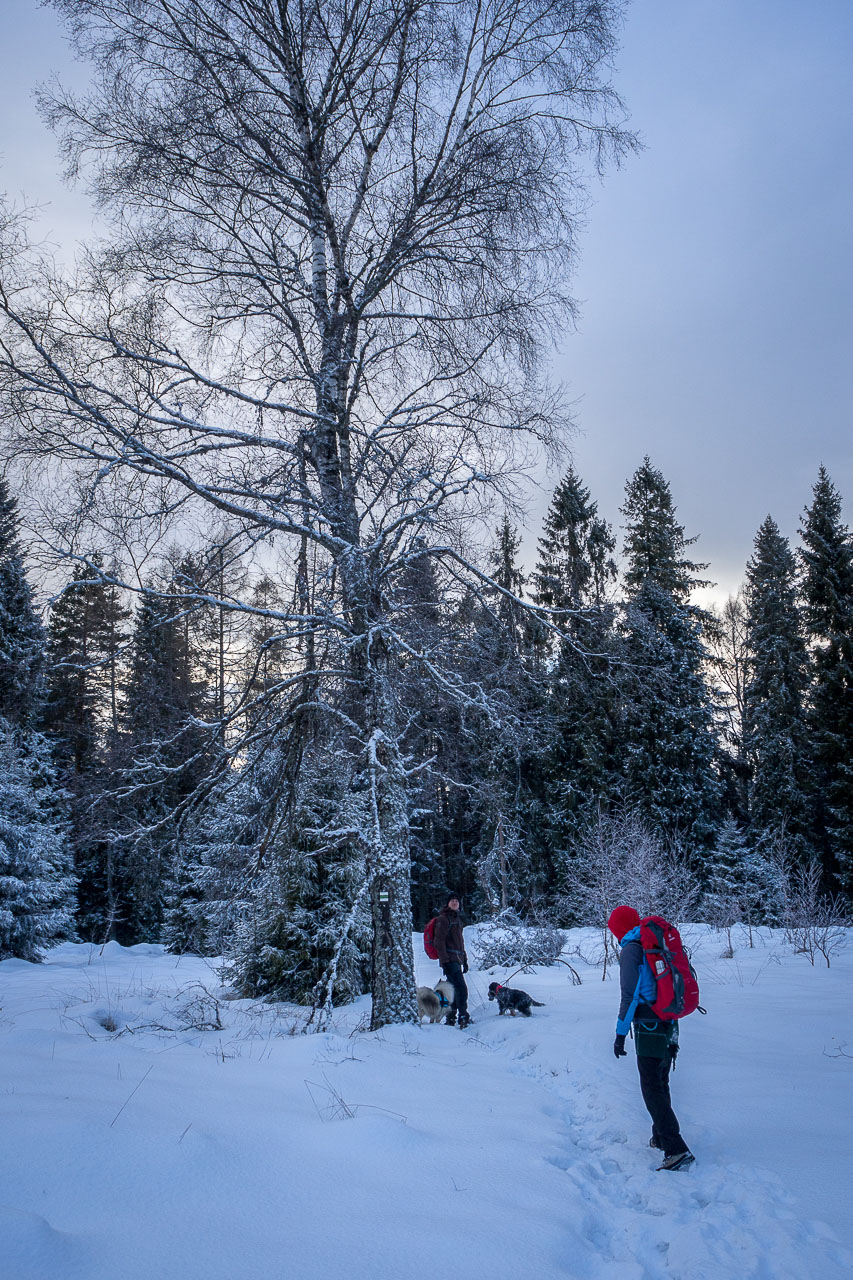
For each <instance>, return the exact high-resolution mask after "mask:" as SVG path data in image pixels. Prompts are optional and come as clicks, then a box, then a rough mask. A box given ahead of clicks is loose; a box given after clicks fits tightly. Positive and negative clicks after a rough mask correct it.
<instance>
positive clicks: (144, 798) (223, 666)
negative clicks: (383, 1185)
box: [0, 458, 853, 1004]
mask: <svg viewBox="0 0 853 1280" xmlns="http://www.w3.org/2000/svg"><path fill="white" fill-rule="evenodd" d="M621 525H622V528H623V530H624V538H623V540H622V542H621V545H618V543H617V537H616V534H615V532H614V528H613V526H612V525H611V524H610V523H609V522H608V520H607V519H606V518H605V517H604V516H603V515H602V514H601V512H600V511H599V508H598V505H597V503H596V501H595V500H594V498H593V497H592V495H591V494H590V492H589V489H588V488H587V487H586V486H585V485H584V483H583V482H582V480H581V478H580V477H579V476H578V475H576V474H575V472H574V471H572V470H569V472H568V473H567V474H566V475H565V476H564V478H563V479H562V481H561V482H560V483H559V485H558V486H557V488H556V490H555V492H554V494H553V498H552V501H551V504H550V507H549V509H548V512H547V515H546V517H545V520H544V526H543V529H542V532H541V537H540V539H539V544H538V546H539V550H538V557H537V561H536V565H535V567H534V569H533V570H532V572H530V573H525V572H524V570H523V568H522V567H521V564H520V560H519V546H520V538H519V535H518V532H517V530H516V529H515V528H514V527H513V524H512V522H511V520H510V519H509V517H508V516H505V517H504V518H503V519H502V520H501V522H500V523H499V525H498V527H497V528H496V529H494V530H493V532H492V536H491V542H490V545H489V546H488V547H487V548H486V549H484V550H483V552H482V554H481V557H480V564H481V566H482V580H481V583H480V585H479V586H476V585H474V586H472V585H471V582H470V581H466V582H464V583H460V582H459V581H458V580H455V579H454V577H453V574H452V572H451V571H450V569H449V568H448V566H447V564H442V563H441V562H439V561H437V560H436V559H435V558H431V557H430V556H428V555H426V554H424V555H419V554H418V548H417V545H416V544H415V545H414V546H413V547H412V549H411V550H410V552H409V554H407V555H406V556H405V557H403V558H401V560H400V561H399V563H398V564H397V565H396V566H395V572H394V574H393V576H389V577H388V578H387V579H386V581H385V582H384V585H383V589H384V591H385V592H386V599H385V600H384V602H383V604H384V607H385V608H386V609H387V610H388V611H389V612H390V615H391V616H392V617H393V619H394V626H395V631H396V635H397V636H398V638H399V643H400V651H401V653H402V655H403V656H402V658H401V660H400V661H399V662H398V663H397V665H396V668H395V681H396V684H395V688H394V697H395V700H396V704H397V707H398V723H399V724H400V726H401V739H400V742H401V752H402V760H403V762H404V768H405V776H406V790H407V797H408V811H407V813H406V814H405V815H403V817H402V818H401V820H402V821H405V823H406V824H407V826H408V835H407V838H408V843H409V849H410V856H411V882H412V910H413V917H414V921H415V924H416V925H421V926H422V925H423V923H424V921H425V920H426V919H427V918H428V917H429V916H430V915H431V914H433V912H434V910H435V908H436V906H437V905H438V904H439V903H440V901H441V895H442V892H443V891H444V890H446V888H447V887H448V886H452V887H453V888H455V889H457V890H458V891H459V892H461V893H462V894H463V895H464V897H465V899H466V906H467V910H468V912H469V913H470V915H472V916H475V917H486V916H493V915H495V914H496V913H498V912H501V911H504V912H507V911H509V912H513V913H515V914H516V916H518V917H520V918H523V919H532V920H537V921H543V920H549V921H551V922H552V923H557V924H559V925H565V924H569V923H576V922H582V923H583V922H587V920H585V916H588V915H589V904H590V903H591V902H592V901H594V896H595V895H594V891H593V888H592V887H591V886H593V882H594V881H595V880H596V878H600V877H601V875H603V874H605V871H606V868H607V867H609V868H610V873H611V874H612V870H613V866H614V862H615V863H618V862H619V858H620V857H621V858H622V861H623V873H622V874H624V863H625V860H626V859H627V862H628V864H629V865H630V864H631V863H632V862H633V863H634V864H636V867H637V868H641V867H643V866H645V865H646V861H647V859H648V850H649V848H650V847H651V848H653V849H654V848H656V849H657V850H658V853H659V857H658V861H657V864H656V866H657V873H658V874H661V868H663V874H666V868H667V867H670V868H671V876H670V878H674V881H677V880H678V877H679V876H682V875H687V877H688V879H689V881H690V883H691V884H693V885H694V886H696V887H697V888H698V890H700V891H701V893H702V894H703V900H702V904H701V907H700V908H699V910H700V911H704V913H705V916H706V918H709V919H711V918H714V919H716V920H718V921H719V922H721V923H723V924H731V923H732V922H733V920H734V919H737V918H743V916H744V913H745V914H746V916H748V917H749V922H750V923H752V922H755V921H757V920H760V919H761V920H768V919H769V920H772V918H773V911H774V909H775V908H774V902H775V901H776V899H777V897H778V883H779V876H780V875H781V874H782V873H783V872H785V871H786V869H787V873H788V874H790V872H791V870H792V868H793V869H794V870H796V869H799V871H800V874H801V877H802V876H803V875H805V876H806V877H808V876H809V875H810V876H811V877H812V879H813V880H814V877H815V876H816V874H817V869H818V868H819V873H820V881H821V888H822V889H823V890H825V891H828V892H830V893H836V894H839V895H841V896H842V897H847V898H849V896H850V894H851V891H853V724H851V720H853V542H851V538H850V534H849V532H848V530H847V528H846V526H845V524H844V523H843V520H842V509H841V498H840V495H839V493H838V491H837V490H836V488H835V486H834V485H833V483H832V481H831V479H830V477H829V475H828V474H827V472H826V471H825V469H824V468H821V469H820V471H819V474H818V479H817V482H816V483H815V485H814V488H813V492H812V495H811V501H810V503H809V505H808V506H807V507H806V509H805V512H804V514H803V516H802V520H801V528H800V537H799V545H798V546H797V547H796V549H792V547H791V546H790V545H789V542H788V540H787V539H786V538H785V537H784V536H783V535H782V533H781V532H780V530H779V528H778V526H777V524H776V523H775V521H774V520H773V519H772V518H771V517H769V516H768V517H767V519H766V520H765V521H764V523H763V524H762V525H761V527H760V529H759V530H758V532H757V534H756V537H755V543H754V548H753V552H752V555H751V557H750V559H749V561H748V563H747V566H746V573H745V581H744V585H743V588H742V590H741V591H740V592H739V593H738V595H737V596H736V597H734V598H732V599H730V600H729V601H728V602H727V603H726V605H725V606H724V607H723V608H722V609H721V610H719V611H718V612H714V613H709V612H706V611H704V610H703V609H701V608H699V607H698V606H697V605H696V604H695V603H693V598H694V594H695V590H696V588H697V587H698V586H700V585H702V583H703V578H702V575H703V573H704V572H705V571H706V569H707V566H706V565H704V564H700V563H695V562H694V561H693V560H691V559H690V558H689V553H690V547H691V544H692V542H693V541H695V540H694V539H690V538H686V537H685V532H684V529H683V527H682V526H681V525H680V524H679V522H678V519H677V513H676V507H675V505H674V502H673V497H672V494H671V492H670V487H669V484H668V483H667V481H666V479H665V477H664V475H663V474H662V473H661V471H660V470H658V469H657V468H656V467H654V466H653V465H652V463H651V462H650V460H649V459H648V458H646V459H645V460H644V461H643V463H642V465H641V466H640V467H639V468H638V470H637V471H636V473H635V474H634V475H633V476H632V477H631V478H630V480H629V481H628V483H627V485H626V490H625V500H624V504H623V506H622V508H621ZM26 552H27V547H26V545H25V543H24V542H23V541H22V535H21V531H20V521H19V517H18V514H17V504H16V500H15V497H14V496H13V495H12V494H11V493H10V491H9V489H8V487H7V486H6V485H5V484H4V485H3V486H2V490H0V776H2V785H0V956H10V955H12V956H20V957H23V958H25V959H36V958H38V956H39V953H40V952H41V950H42V949H43V948H45V947H46V946H49V945H50V944H52V943H53V942H55V941H58V940H61V939H64V938H73V937H79V938H81V939H85V940H91V941H93V942H97V943H102V942H104V941H105V940H108V939H111V938H115V939H117V940H118V941H119V942H121V943H123V944H133V943H137V942H153V941H162V942H165V943H166V944H167V946H168V947H169V948H170V949H172V950H174V951H176V952H181V951H184V950H192V951H197V952H201V953H203V954H217V955H218V954H224V955H225V956H226V957H227V958H228V962H229V968H230V974H231V977H232V979H233V981H234V982H235V983H236V985H237V987H238V989H240V990H241V991H243V992H244V993H247V994H254V995H267V996H274V997H277V998H285V999H291V1000H298V1001H301V1002H304V1003H309V1004H310V1003H312V1002H313V1003H322V1002H323V1001H329V1000H332V999H334V1000H335V1001H339V1000H342V999H343V1000H345V999H348V998H350V997H351V996H352V995H353V994H356V993H359V992H361V991H362V990H364V989H365V987H366V986H367V985H369V951H370V942H369V935H370V918H369V912H368V911H367V908H366V906H365V903H364V898H363V885H364V882H365V871H364V860H363V853H361V852H360V851H359V847H358V844H357V841H356V839H355V832H356V828H357V824H356V823H352V824H351V823H350V822H349V821H348V817H347V815H348V813H349V812H350V811H351V809H352V806H353V805H355V804H357V803H358V801H359V796H360V793H361V792H362V791H363V790H364V789H365V788H366V786H367V784H366V783H365V782H364V781H363V779H362V777H361V776H360V774H359V771H358V768H356V769H355V770H354V769H353V760H352V755H351V753H349V752H348V750H347V744H346V739H347V734H348V731H349V730H348V719H349V712H348V706H349V700H350V698H351V696H352V694H351V690H350V687H349V685H350V682H349V680H348V679H346V678H344V676H343V675H342V672H343V670H344V660H343V650H344V645H345V640H344V638H343V637H342V638H341V640H340V642H339V643H340V649H341V652H340V653H336V652H335V643H336V642H335V638H334V634H333V633H332V634H331V635H330V629H329V627H328V625H327V621H328V613H329V611H330V610H331V608H332V605H331V604H330V601H331V600H332V599H333V597H334V594H335V590H336V586H335V580H334V567H333V565H332V564H331V562H330V561H324V560H323V558H322V557H321V556H318V555H317V554H316V553H313V554H311V555H309V554H308V552H307V550H306V548H305V546H304V545H303V546H302V547H301V549H300V548H299V547H297V548H296V553H295V554H294V555H290V556H288V557H287V558H286V559H285V560H284V561H283V562H276V560H275V558H274V556H273V555H272V554H271V553H269V554H267V555H266V557H265V559H264V561H263V563H260V562H258V560H257V559H256V560H254V561H252V562H250V561H249V560H248V559H247V558H246V557H245V555H243V554H241V553H238V552H235V551H234V549H233V545H232V541H231V540H230V539H229V538H228V536H227V531H223V530H219V531H217V532H215V533H213V534H212V535H211V536H210V539H209V541H208V542H207V543H204V544H198V542H196V544H195V545H194V546H193V547H192V549H189V548H187V547H181V546H177V545H176V546H174V547H173V548H172V549H171V550H170V551H169V553H168V554H166V555H165V556H164V557H163V559H162V561H161V563H160V564H159V565H158V567H157V570H156V572H152V573H151V574H150V576H149V577H148V578H147V579H146V581H145V583H144V589H143V590H142V591H141V592H139V593H137V594H134V593H131V592H129V591H128V590H126V589H125V587H124V585H123V583H124V581H125V578H124V570H123V567H122V566H121V565H120V564H119V563H113V562H112V561H111V560H110V558H109V556H108V554H107V552H106V550H104V549H101V550H97V549H95V550H92V551H91V552H90V553H89V555H88V556H81V557H80V559H79V561H78V563H77V565H76V567H74V568H73V571H72V573H71V576H70V578H69V579H68V580H67V581H65V582H64V584H62V585H61V589H59V590H58V591H56V593H55V594H54V595H53V597H52V599H51V601H50V604H49V607H48V608H47V610H46V613H45V617H44V619H42V617H41V616H40V612H39V610H38V608H37V606H36V600H35V595H34V589H33V586H32V583H31V582H30V580H29V578H28V573H27V567H26ZM471 558H472V559H473V560H476V557H474V556H473V554H472V557H471ZM226 596H228V597H229V598H230V599H232V600H234V599H239V601H240V602H241V606H242V607H241V609H239V610H235V609H233V608H231V609H226V608H225V607H224V606H223V603H222V602H223V600H224V599H225V598H226ZM283 612H284V613H286V614H287V616H288V619H289V622H288V625H287V627H286V628H282V626H281V625H280V624H279V623H278V622H277V619H279V618H280V617H281V616H282V613H283ZM324 615H325V618H324ZM294 617H301V618H302V625H301V626H296V627H295V626H294V625H293V618H294ZM320 650H322V652H321V651H320ZM407 653H408V654H409V655H410V658H409V660H407V659H406V654H407ZM425 664H426V666H427V667H428V668H429V669H430V670H432V671H433V672H435V673H438V674H437V676H436V678H435V679H430V680H425V679H424V678H423V671H424V667H425ZM377 750H378V749H377ZM644 860H646V861H644ZM667 860H669V861H667ZM685 883H686V882H685ZM812 887H813V889H814V888H815V885H814V884H813V886H812ZM774 895H776V896H774ZM688 896H689V895H688ZM585 904H586V905H585ZM692 905H694V906H696V903H695V901H694V903H693V904H692Z"/></svg>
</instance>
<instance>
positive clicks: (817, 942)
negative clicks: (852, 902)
mask: <svg viewBox="0 0 853 1280" xmlns="http://www.w3.org/2000/svg"><path fill="white" fill-rule="evenodd" d="M822 879H823V875H822V871H821V866H820V863H819V862H818V861H817V860H816V859H814V858H813V859H812V860H811V861H810V862H807V863H797V864H795V865H793V866H792V867H790V868H789V871H788V875H787V879H786V886H785V937H786V939H787V941H788V942H789V943H790V945H791V946H792V947H793V949H794V951H795V952H796V953H797V954H798V955H805V956H807V957H808V961H809V964H811V965H813V964H814V963H815V959H816V957H817V956H818V955H820V956H823V958H824V960H825V961H826V967H827V969H828V968H829V967H830V957H831V956H832V955H833V954H834V953H835V952H836V951H840V950H841V949H842V948H843V947H844V946H845V945H846V942H847V928H848V927H849V924H850V919H849V916H848V914H847V910H846V907H845V904H844V902H843V901H842V900H841V898H839V897H838V896H837V895H835V894H829V893H824V892H823V890H822Z"/></svg>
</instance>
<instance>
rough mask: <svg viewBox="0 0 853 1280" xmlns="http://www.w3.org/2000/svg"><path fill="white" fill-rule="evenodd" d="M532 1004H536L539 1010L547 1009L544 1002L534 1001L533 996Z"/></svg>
mask: <svg viewBox="0 0 853 1280" xmlns="http://www.w3.org/2000/svg"><path fill="white" fill-rule="evenodd" d="M530 1003H531V1004H535V1005H536V1008H537V1009H544V1008H545V1006H544V1004H543V1003H542V1001H541V1000H534V999H533V997H532V996H531V998H530Z"/></svg>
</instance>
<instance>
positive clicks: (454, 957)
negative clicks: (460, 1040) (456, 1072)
mask: <svg viewBox="0 0 853 1280" xmlns="http://www.w3.org/2000/svg"><path fill="white" fill-rule="evenodd" d="M433 943H434V945H435V949H436V951H437V952H438V961H439V964H440V965H441V967H442V969H443V970H444V976H445V978H446V979H447V981H448V982H449V983H450V984H451V986H452V987H453V1003H452V1004H451V1006H450V1013H449V1014H448V1015H447V1019H446V1021H447V1025H448V1026H451V1027H452V1026H454V1025H455V1023H456V1019H457V1017H458V1018H459V1025H460V1027H467V1026H468V1024H469V1023H470V1021H471V1019H470V1017H469V1016H468V986H467V984H466V982H465V979H464V977H463V976H462V975H463V974H465V973H467V972H468V956H467V955H466V953H465V940H464V938H463V937H462V921H461V919H460V916H459V895H458V894H457V893H451V894H448V897H447V906H446V907H444V908H443V910H441V911H439V913H438V915H437V916H436V917H435V933H434V935H433Z"/></svg>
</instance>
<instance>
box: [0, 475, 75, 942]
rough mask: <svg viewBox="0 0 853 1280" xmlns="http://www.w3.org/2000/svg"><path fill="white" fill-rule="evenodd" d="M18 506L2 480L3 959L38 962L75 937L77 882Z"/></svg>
mask: <svg viewBox="0 0 853 1280" xmlns="http://www.w3.org/2000/svg"><path fill="white" fill-rule="evenodd" d="M18 527H19V519H18V514H17V502H16V500H15V499H14V498H13V497H12V496H11V494H10V493H9V490H8V488H7V486H6V483H5V481H3V480H0V959H2V958H4V957H6V956H18V957H20V958H21V959H24V960H38V959H39V958H40V954H41V949H42V948H43V947H47V946H50V945H52V944H53V943H55V942H58V941H61V940H62V939H63V938H68V937H72V936H73V933H74V924H73V913H74V905H75V897H74V889H75V884H74V878H73V876H72V874H71V860H70V856H69V852H68V846H67V841H66V821H65V796H64V795H63V793H62V792H61V791H60V790H59V789H58V788H57V786H56V778H55V774H54V770H53V764H52V761H51V757H50V748H49V746H48V744H47V742H46V740H45V738H44V736H43V734H41V733H40V732H39V731H38V729H37V727H36V726H37V725H38V722H39V720H40V718H41V714H42V703H43V692H44V684H43V678H42V677H43V667H44V631H43V628H42V626H41V623H40V621H39V619H38V617H37V615H36V612H35V608H34V605H33V594H32V589H31V587H30V584H29V582H28V580H27V576H26V571H25V568H24V559H23V553H22V551H21V546H20V543H19V540H18Z"/></svg>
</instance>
